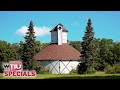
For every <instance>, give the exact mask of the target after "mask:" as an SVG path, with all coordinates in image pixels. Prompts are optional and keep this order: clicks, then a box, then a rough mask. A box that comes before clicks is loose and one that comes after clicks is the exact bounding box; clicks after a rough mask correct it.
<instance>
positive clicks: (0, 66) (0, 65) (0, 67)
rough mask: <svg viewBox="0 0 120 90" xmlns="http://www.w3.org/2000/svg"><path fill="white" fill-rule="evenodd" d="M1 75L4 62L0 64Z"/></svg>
mask: <svg viewBox="0 0 120 90" xmlns="http://www.w3.org/2000/svg"><path fill="white" fill-rule="evenodd" d="M0 73H3V67H2V62H0Z"/></svg>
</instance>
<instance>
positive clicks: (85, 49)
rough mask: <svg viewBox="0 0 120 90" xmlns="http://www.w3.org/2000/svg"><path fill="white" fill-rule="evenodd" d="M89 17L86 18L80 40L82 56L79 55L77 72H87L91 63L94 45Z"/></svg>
mask: <svg viewBox="0 0 120 90" xmlns="http://www.w3.org/2000/svg"><path fill="white" fill-rule="evenodd" d="M91 24H92V23H91V19H88V23H87V26H86V31H85V35H84V37H83V41H82V52H81V54H82V56H81V64H80V66H79V69H78V70H79V71H78V73H87V72H88V73H89V69H91V65H92V54H93V48H94V45H93V43H92V41H93V38H94V32H93V27H92V26H91Z"/></svg>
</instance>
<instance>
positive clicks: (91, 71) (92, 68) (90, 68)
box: [85, 66, 96, 74]
mask: <svg viewBox="0 0 120 90" xmlns="http://www.w3.org/2000/svg"><path fill="white" fill-rule="evenodd" d="M95 72H96V70H95V68H94V67H93V66H90V67H88V68H87V70H86V72H85V73H86V74H93V73H95Z"/></svg>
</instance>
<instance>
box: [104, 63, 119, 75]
mask: <svg viewBox="0 0 120 90" xmlns="http://www.w3.org/2000/svg"><path fill="white" fill-rule="evenodd" d="M105 73H106V74H117V73H120V64H114V65H113V66H110V65H108V66H107V67H106V68H105Z"/></svg>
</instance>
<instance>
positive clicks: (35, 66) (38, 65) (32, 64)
mask: <svg viewBox="0 0 120 90" xmlns="http://www.w3.org/2000/svg"><path fill="white" fill-rule="evenodd" d="M41 68H42V66H41V63H40V62H38V61H36V60H31V61H30V69H31V70H36V72H37V74H38V73H40V70H41Z"/></svg>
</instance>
